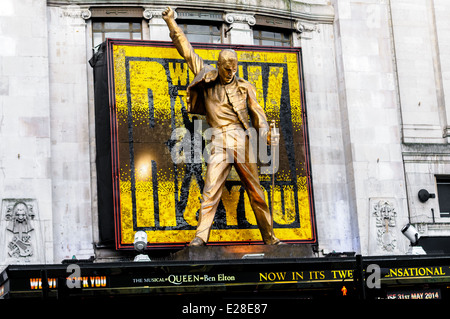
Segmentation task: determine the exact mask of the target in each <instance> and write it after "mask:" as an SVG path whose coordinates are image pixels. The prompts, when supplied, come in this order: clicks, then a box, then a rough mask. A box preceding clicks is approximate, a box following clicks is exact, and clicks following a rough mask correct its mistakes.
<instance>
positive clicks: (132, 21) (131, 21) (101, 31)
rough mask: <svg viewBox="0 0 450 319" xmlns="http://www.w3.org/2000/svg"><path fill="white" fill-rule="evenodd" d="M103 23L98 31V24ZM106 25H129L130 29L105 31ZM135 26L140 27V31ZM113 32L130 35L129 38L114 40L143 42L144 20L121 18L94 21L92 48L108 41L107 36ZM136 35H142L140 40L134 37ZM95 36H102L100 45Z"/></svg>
mask: <svg viewBox="0 0 450 319" xmlns="http://www.w3.org/2000/svg"><path fill="white" fill-rule="evenodd" d="M97 23H101V28H100V29H96V26H95V25H96V24H97ZM105 23H128V29H120V28H117V29H113V28H111V29H105ZM133 24H138V25H139V30H138V29H134V28H133ZM112 32H121V33H128V34H129V36H130V37H129V38H114V39H134V40H143V39H144V30H143V27H142V19H138V18H121V19H111V18H109V19H108V18H96V19H93V20H92V47H93V48H96V47H97V46H99V45H100V44H101V43H103V42H104V41H105V40H106V38H107V37H106V34H107V33H112ZM134 33H140V35H141V36H140V39H136V38H134V37H133V34H134ZM95 34H101V36H102V39H101V41H100V43H97V44H96V43H95V41H96V37H95Z"/></svg>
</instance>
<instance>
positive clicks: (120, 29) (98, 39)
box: [92, 21, 142, 48]
mask: <svg viewBox="0 0 450 319" xmlns="http://www.w3.org/2000/svg"><path fill="white" fill-rule="evenodd" d="M106 38H116V39H134V40H142V25H141V22H137V21H136V22H111V21H101V22H100V21H97V22H96V21H94V22H93V23H92V39H93V46H94V48H95V47H96V46H98V45H99V44H100V43H102V42H103V41H105V40H106Z"/></svg>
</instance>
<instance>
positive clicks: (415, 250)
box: [402, 224, 427, 255]
mask: <svg viewBox="0 0 450 319" xmlns="http://www.w3.org/2000/svg"><path fill="white" fill-rule="evenodd" d="M402 234H403V235H405V237H406V238H408V239H409V241H410V242H411V246H410V247H409V249H408V252H407V253H406V254H407V255H426V254H427V253H426V252H425V250H423V248H422V247H421V246H419V239H420V234H419V232H418V231H417V229H416V228H415V227H414V226H413V225H411V224H407V225H405V226H403V228H402Z"/></svg>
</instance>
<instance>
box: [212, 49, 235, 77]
mask: <svg viewBox="0 0 450 319" xmlns="http://www.w3.org/2000/svg"><path fill="white" fill-rule="evenodd" d="M237 67H238V59H237V54H236V51H234V50H231V49H225V50H222V51H220V53H219V59H218V60H217V69H218V70H219V77H220V79H221V80H222V82H223V83H230V82H231V81H232V80H233V78H234V75H235V74H236V72H237Z"/></svg>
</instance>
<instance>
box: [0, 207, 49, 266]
mask: <svg viewBox="0 0 450 319" xmlns="http://www.w3.org/2000/svg"><path fill="white" fill-rule="evenodd" d="M1 212H2V215H1V216H2V219H1V221H0V226H1V229H0V234H1V235H2V236H1V238H2V239H3V240H2V241H1V242H0V243H1V244H0V245H1V249H0V260H2V263H3V262H4V261H6V262H7V263H30V262H39V261H40V260H41V257H42V256H43V251H42V249H43V247H42V240H41V232H40V222H39V221H38V220H37V214H38V209H37V202H36V200H34V199H3V201H2V211H1Z"/></svg>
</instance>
